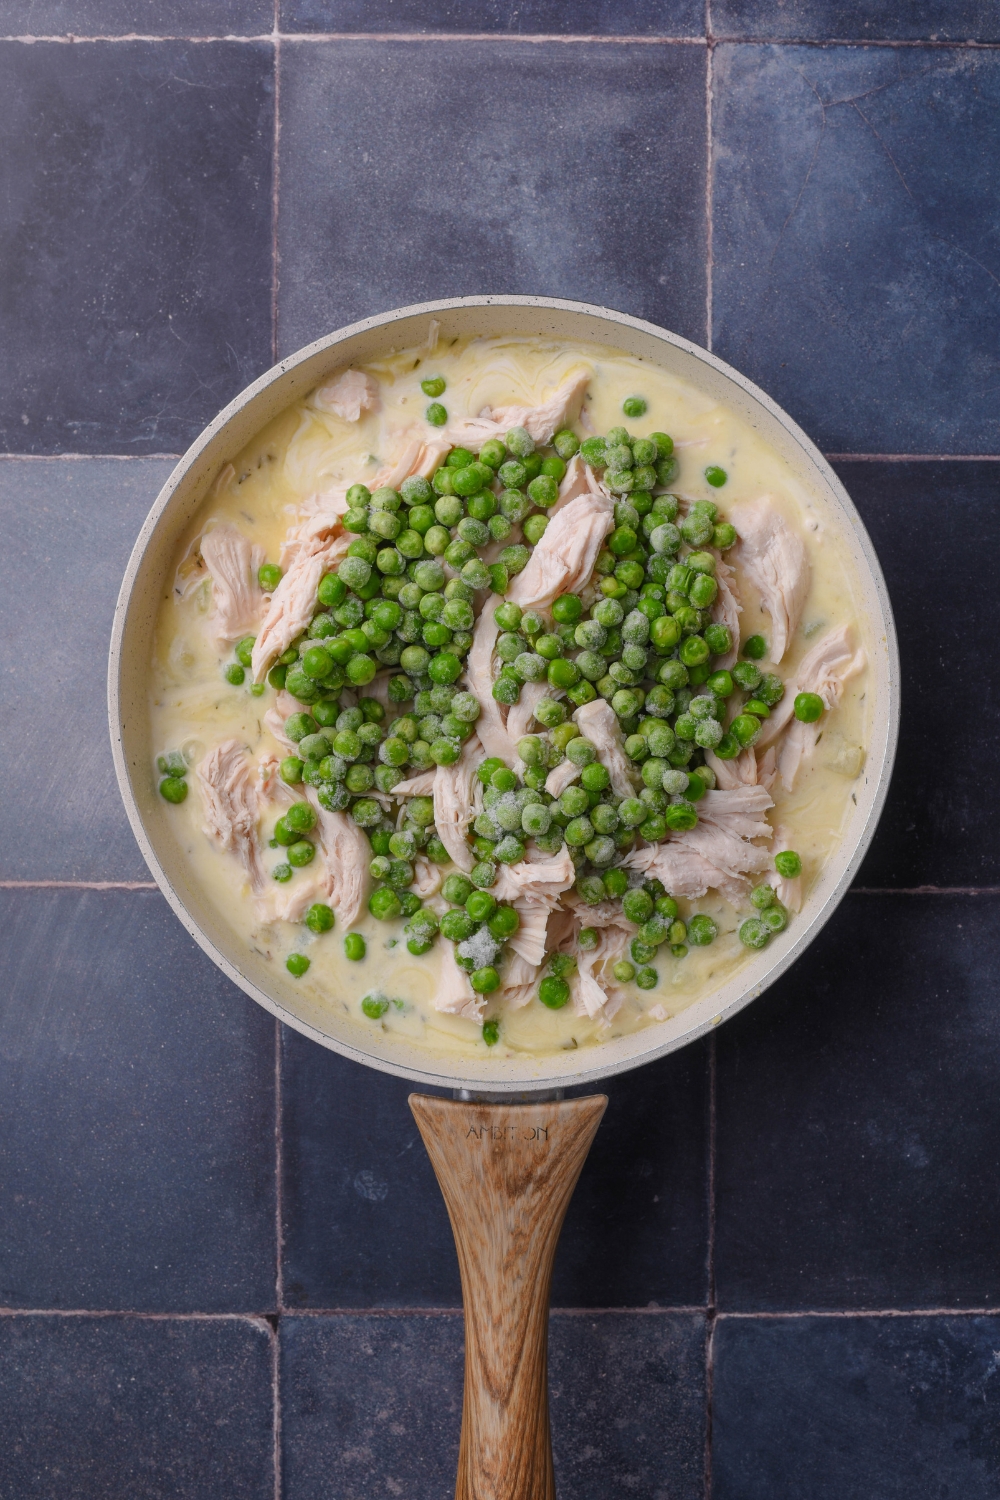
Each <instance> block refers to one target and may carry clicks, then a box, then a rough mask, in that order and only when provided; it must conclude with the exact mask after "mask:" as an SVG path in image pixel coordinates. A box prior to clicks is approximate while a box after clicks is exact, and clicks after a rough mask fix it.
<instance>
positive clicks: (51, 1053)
mask: <svg viewBox="0 0 1000 1500" xmlns="http://www.w3.org/2000/svg"><path fill="white" fill-rule="evenodd" d="M0 973H3V975H4V985H3V989H2V991H0V1222H2V1223H3V1226H4V1229H3V1236H2V1239H0V1306H4V1307H27V1308H87V1309H103V1308H110V1309H122V1308H124V1309H138V1310H141V1311H174V1312H177V1311H180V1312H186V1311H198V1312H243V1311H261V1310H265V1311H266V1310H267V1309H268V1308H271V1307H273V1306H274V1297H275V1235H274V1226H275V1211H274V1071H275V1070H274V1023H273V1021H272V1020H271V1018H270V1017H269V1016H268V1015H267V1014H266V1012H265V1011H263V1010H261V1009H260V1008H259V1007H257V1006H256V1005H254V1004H253V1002H252V1001H251V1000H249V999H247V998H246V997H245V996H244V995H242V994H241V993H240V992H239V991H238V990H237V989H236V988H235V986H233V985H232V984H230V982H229V981H228V980H227V979H225V978H224V977H223V976H222V974H221V973H220V972H219V971H217V970H216V969H215V967H214V966H213V965H212V964H211V963H210V962H209V960H208V959H207V958H206V957H204V956H203V955H202V953H201V952H200V950H199V949H198V948H196V947H195V945H194V943H193V942H192V941H191V939H190V938H189V937H188V936H187V934H186V933H185V931H184V929H183V928H182V927H181V925H180V923H179V922H178V921H177V919H176V917H175V916H174V915H173V913H172V912H171V911H170V910H169V908H168V907H167V905H166V902H165V901H164V900H163V898H162V897H161V896H160V895H159V894H158V893H155V894H154V893H153V892H145V891H143V892H134V891H105V892H98V891H79V890H75V891H74V890H41V891H40V890H28V891H24V890H19V891H10V890H5V891H0ZM0 1406H2V1401H0ZM0 1493H2V1492H0Z"/></svg>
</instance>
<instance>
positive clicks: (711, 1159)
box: [705, 1032, 718, 1500]
mask: <svg viewBox="0 0 1000 1500" xmlns="http://www.w3.org/2000/svg"><path fill="white" fill-rule="evenodd" d="M716 1058H717V1048H716V1034H715V1032H713V1033H712V1034H711V1036H710V1037H709V1046H708V1236H707V1238H708V1246H707V1257H706V1259H707V1273H708V1276H707V1279H708V1306H707V1307H706V1309H705V1315H706V1325H705V1497H706V1500H711V1494H712V1394H713V1391H712V1387H713V1382H714V1373H715V1366H714V1355H715V1318H716V1294H715V1166H716V1098H717V1092H716V1085H717V1076H718V1075H717V1066H716Z"/></svg>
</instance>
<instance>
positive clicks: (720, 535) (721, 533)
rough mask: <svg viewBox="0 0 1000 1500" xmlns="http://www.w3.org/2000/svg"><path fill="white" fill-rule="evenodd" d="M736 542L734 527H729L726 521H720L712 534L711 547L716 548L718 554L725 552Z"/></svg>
mask: <svg viewBox="0 0 1000 1500" xmlns="http://www.w3.org/2000/svg"><path fill="white" fill-rule="evenodd" d="M735 541H736V527H735V526H731V525H730V524H729V522H728V521H722V522H721V523H720V524H719V525H718V526H716V528H715V530H714V531H713V533H712V546H713V547H718V549H719V551H720V552H727V551H728V550H729V548H730V547H732V546H733V545H734V544H735Z"/></svg>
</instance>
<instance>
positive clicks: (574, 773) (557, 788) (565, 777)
mask: <svg viewBox="0 0 1000 1500" xmlns="http://www.w3.org/2000/svg"><path fill="white" fill-rule="evenodd" d="M582 769H583V767H582V766H575V765H574V764H573V762H572V761H571V760H561V761H560V762H559V764H558V765H557V766H553V768H552V770H551V771H550V772H549V774H548V776H546V778H545V790H546V791H547V792H548V794H549V796H550V797H561V796H562V794H563V792H564V791H565V790H566V788H567V787H568V786H570V785H571V784H572V783H573V782H574V781H578V780H579V778H580V772H581V771H582Z"/></svg>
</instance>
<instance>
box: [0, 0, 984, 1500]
mask: <svg viewBox="0 0 1000 1500" xmlns="http://www.w3.org/2000/svg"><path fill="white" fill-rule="evenodd" d="M996 17H997V12H996V8H995V7H993V6H990V5H987V4H985V3H984V0H959V3H955V4H947V5H946V4H944V3H943V0H920V3H918V4H914V5H908V6H901V5H889V4H887V3H884V0H874V3H872V4H866V5H863V6H862V5H860V4H855V3H854V0H849V3H846V4H842V5H834V4H832V3H831V0H711V4H710V5H709V7H708V8H707V10H706V9H703V8H702V5H701V0H698V3H693V0H673V3H669V4H667V5H665V6H653V5H651V4H648V3H647V0H629V3H626V4H623V5H621V6H615V7H612V6H610V5H607V4H605V3H604V0H586V3H584V4H582V5H580V6H578V7H576V8H575V9H572V10H571V9H568V8H567V7H560V6H556V5H554V4H552V3H551V0H532V3H529V4H526V5H522V6H515V5H513V4H506V5H505V4H500V3H494V0H483V3H482V4H481V5H478V6H473V5H471V4H468V3H463V0H378V3H375V0H372V3H370V4H365V5H364V6H361V5H359V4H358V3H357V0H281V4H280V5H279V7H278V14H277V20H278V25H279V28H280V29H277V30H276V29H274V26H275V8H274V6H273V5H272V4H271V0H267V3H266V4H263V3H261V0H198V3H197V4H195V3H194V0H169V3H167V0H165V3H163V4H160V5H158V6H156V7H151V6H150V5H148V4H147V3H145V0H9V3H8V4H7V5H6V6H5V7H4V10H3V24H2V26H0V30H2V31H3V33H4V35H5V36H6V37H7V38H8V40H6V41H4V40H2V39H0V78H2V80H3V83H4V87H3V89H2V91H0V125H2V130H3V136H4V141H5V149H4V152H3V154H2V157H0V183H2V193H0V205H2V208H0V245H2V249H3V261H4V267H5V274H4V278H3V288H2V291H0V369H2V379H0V447H2V448H3V450H4V452H5V454H6V456H5V457H3V458H2V459H0V526H2V531H3V537H4V541H5V543H6V550H5V557H6V561H7V568H6V571H5V574H4V585H3V589H2V591H0V725H2V733H3V767H4V772H5V788H4V790H5V796H4V799H3V803H2V807H0V975H2V979H0V1453H2V1454H3V1459H2V1461H0V1500H25V1497H35V1496H37V1497H39V1500H71V1497H72V1500H76V1497H81V1500H82V1497H87V1500H90V1497H92V1496H104V1495H129V1496H137V1497H142V1500H145V1497H147V1496H148V1497H150V1500H152V1497H159V1496H166V1495H170V1496H172V1497H173V1496H180V1497H184V1500H188V1497H190V1500H207V1497H209V1496H213V1497H214V1496H215V1495H217V1494H218V1493H220V1492H225V1493H227V1494H233V1495H236V1494H238V1495H240V1496H248V1497H256V1496H267V1497H268V1500H312V1497H317V1500H318V1497H319V1496H321V1495H323V1496H326V1495H329V1494H336V1495H338V1496H339V1497H341V1500H351V1497H354V1496H357V1497H361V1496H366V1497H367V1496H368V1495H371V1494H388V1495H390V1496H392V1495H406V1496H410V1497H413V1500H424V1497H427V1500H431V1497H433V1500H444V1497H446V1496H447V1495H448V1494H449V1493H450V1492H451V1486H452V1475H453V1469H454V1460H455V1452H456V1444H457V1436H458V1423H459V1414H460V1387H461V1339H462V1329H461V1318H460V1312H459V1290H458V1280H457V1272H456V1265H455V1260H454V1252H453V1250H452V1247H451V1243H450V1236H449V1231H448V1225H447V1219H446V1216H445V1213H444V1210H443V1207H442V1204H441V1201H440V1198H439V1196H438V1192H437V1188H436V1185H435V1184H434V1181H433V1178H432V1175H431V1173H430V1170H429V1168H428V1166H427V1162H426V1158H425V1157H424V1155H423V1152H422V1149H421V1147H420V1146H419V1143H418V1141H417V1138H416V1133H415V1131H414V1128H413V1125H412V1120H411V1117H410V1115H409V1111H408V1109H407V1106H406V1094H407V1087H406V1085H405V1084H403V1083H399V1082H396V1081H394V1080H391V1079H388V1078H385V1077H382V1076H381V1075H378V1074H375V1073H373V1072H369V1071H367V1070H364V1069H361V1068H358V1067H355V1066H354V1065H352V1064H348V1063H346V1062H344V1061H342V1060H340V1059H339V1058H337V1057H335V1056H332V1055H330V1054H328V1053H326V1052H324V1051H322V1050H320V1049H318V1048H316V1047H314V1046H313V1045H312V1044H311V1043H308V1042H306V1041H304V1040H303V1039H302V1038H300V1037H299V1036H297V1035H295V1034H283V1035H279V1034H278V1033H277V1029H276V1027H275V1025H274V1023H273V1022H272V1021H271V1020H270V1018H269V1017H267V1016H266V1015H265V1014H264V1013H263V1012H261V1011H259V1010H257V1009H256V1008H255V1007H254V1006H253V1005H252V1003H251V1002H250V1001H249V1000H247V999H246V998H245V997H244V996H243V995H242V993H240V992H238V991H237V990H235V989H234V988H233V987H232V986H231V985H230V984H229V983H228V981H226V980H224V979H223V978H222V976H221V975H220V974H218V973H217V972H216V971H215V970H214V969H213V968H212V966H211V965H210V964H209V962H208V961H207V960H206V959H205V958H204V957H203V955H202V954H201V952H200V950H198V949H197V948H196V947H195V946H194V945H193V944H192V942H191V941H190V939H189V938H188V937H187V936H186V934H185V933H184V931H183V929H182V928H181V927H180V926H179V925H178V923H177V922H176V920H175V919H174V918H173V916H172V915H171V914H170V912H169V910H168V908H167V907H166V905H165V903H164V902H163V901H162V899H161V897H160V896H159V894H158V893H157V892H156V891H155V890H152V889H150V888H149V877H148V874H147V872H146V870H145V867H144V865H143V864H142V861H141V859H140V857H139V855H138V852H137V851H136V849H135V846H134V843H133V841H132V838H131V834H130V832H129V829H128V826H127V822H126V819H125V817H124V814H123V812H122V810H121V807H120V805H119V802H118V798H117V794H116V792H115V786H114V779H113V775H112V771H111V765H110V755H109V751H108V746H107V731H106V727H105V722H104V714H105V711H104V701H103V699H104V691H103V680H104V672H105V659H106V648H107V638H108V632H109V626H110V620H111V613H112V609H113V605H114V599H115V595H116V591H117V587H118V582H119V579H120V577H121V572H122V569H123V567H124V564H125V560H126V558H127V555H128V552H129V549H130V547H131V545H132V542H133V540H134V537H135V534H136V532H137V530H138V527H139V525H140V522H141V519H142V517H143V515H144V514H145V512H146V510H147V508H148V506H149V505H150V503H151V502H152V500H153V498H154V496H155V493H156V491H157V489H158V487H159V486H160V484H161V483H162V482H163V480H164V478H165V477H166V475H167V473H168V472H169V468H170V457H169V455H171V454H176V453H178V452H180V451H181V450H182V449H183V448H184V446H185V445H186V444H187V443H188V442H189V441H190V440H191V439H192V438H193V437H194V436H195V435H196V434H197V432H198V430H199V429H200V427H201V425H202V423H203V422H204V421H205V420H207V419H208V418H209V417H211V416H212V415H213V414H214V413H215V411H216V410H218V408H219V407H220V406H221V405H222V404H223V403H224V402H225V401H226V400H227V399H228V398H229V397H230V396H231V395H232V394H234V393H235V392H236V391H237V390H239V389H240V388H241V387H242V386H243V385H244V384H245V383H246V382H247V381H248V380H250V379H251V378H253V377H254V376H256V375H257V374H259V373H260V372H261V371H262V370H264V369H265V368H266V367H267V366H268V365H269V363H270V362H271V360H272V359H273V358H274V356H275V353H276V351H278V350H280V351H281V352H287V351H290V350H292V349H294V348H295V347H296V346H297V345H299V344H301V343H303V342H305V341H306V340H308V339H311V338H313V337H315V336H317V335H319V334H321V333H323V332H325V331H327V330H328V329H330V328H332V327H334V326H336V325H337V324H339V323H342V322H345V321H347V320H349V319H352V318H356V317H359V316H362V315H364V314H366V313H370V312H375V311H380V310H383V309H385V308H387V307H389V306H392V305H393V304H396V303H399V302H406V301H416V300H418V299H420V298H422V297H433V296H439V295H442V296H446V295H454V294H459V293H464V292H473V291H481V290H494V291H505V290H507V291H533V292H543V293H550V294H553V295H559V296H567V297H574V298H582V299H591V300H593V301H595V302H601V303H605V304H608V305H611V306H615V307H619V308H622V309H624V310H625V311H628V312H632V313H636V314H639V315H642V316H646V317H649V318H652V319H654V320H656V321H658V322H661V323H663V324H665V325H667V326H670V327H672V328H674V329H676V330H677V331H679V332H681V333H684V334H686V335H687V336H689V337H690V338H692V339H694V340H696V341H697V342H699V343H708V344H709V345H710V346H712V347H714V348H715V349H716V351H717V352H719V353H720V354H721V355H722V356H723V357H724V358H728V359H731V360H732V361H733V362H734V363H735V364H736V365H738V366H739V367H741V368H742V369H744V370H745V371H746V372H747V373H748V374H750V375H751V376H753V377H754V378H755V379H757V380H759V381H760V382H761V384H763V385H764V386H765V388H766V389H768V390H769V391H770V392H771V393H772V394H773V395H774V396H775V397H776V398H777V399H778V400H779V401H781V402H782V403H783V404H784V405H786V406H787V407H788V409H789V410H790V411H791V412H792V413H793V414H794V415H795V416H797V417H798V418H799V420H800V421H802V422H803V424H804V425H805V426H806V428H807V430H808V431H809V432H810V433H811V434H812V435H813V436H814V437H815V438H817V439H818V441H819V442H820V444H821V445H822V446H823V447H824V448H825V450H826V451H828V452H829V453H831V454H832V455H834V456H835V457H836V462H837V466H838V469H839V472H840V474H841V476H842V478H843V479H844V482H845V483H846V485H847V487H848V489H849V490H850V492H851V493H852V494H853V495H854V497H855V499H856V500H857V503H858V505H859V508H860V510H861V512H862V515H863V517H864V520H865V522H866V524H867V525H868V527H869V530H870V532H871V535H872V537H873V540H874V542H875V545H876V547H877V549H878V551H879V554H880V556H881V558H882V561H883V565H884V567H885V571H886V576H887V580H888V585H889V589H890V593H891V595H892V600H893V605H894V608H895V611H896V618H897V623H898V627H899V634H900V644H901V656H902V673H903V684H902V687H903V703H904V711H903V730H902V741H901V745H900V753H899V759H898V764H897V771H896V776H895V780H894V783H893V787H892V790H891V793H890V797H889V801H888V805H887V808H886V812H885V815H884V818H883V820H882V824H881V827H880V829H879V832H878V834H877V837H876V839H875V841H874V843H873V845H872V848H871V850H870V852H869V854H868V857H867V859H866V861H865V864H864V866H863V869H862V871H861V873H860V875H859V878H858V882H857V887H858V889H857V891H856V892H855V893H853V894H851V895H850V896H849V897H848V898H847V899H846V900H845V902H844V903H843V905H842V907H841V908H840V910H839V911H838V912H837V913H836V915H835V916H834V918H833V919H832V920H831V922H830V924H829V925H828V927H827V928H826V929H825V930H824V932H823V933H822V935H821V936H820V938H819V939H818V940H817V942H816V944H815V945H814V947H812V948H811V949H810V951H809V952H808V953H807V954H806V955H805V956H804V957H803V958H802V960H801V961H800V962H799V964H798V965H796V967H795V968H794V969H793V970H792V971H791V972H790V973H789V974H787V975H785V976H784V978H783V979H782V980H781V981H780V983H779V984H777V985H776V986H775V987H774V988H773V990H772V991H770V992H769V993H768V994H766V995H765V996H763V997H762V998H761V999H759V1000H758V1001H757V1002H756V1004H755V1005H754V1006H753V1007H752V1008H751V1009H749V1010H748V1011H746V1012H744V1013H743V1014H742V1015H741V1016H740V1017H738V1018H737V1019H736V1020H735V1021H733V1022H732V1023H730V1024H729V1025H728V1026H727V1027H725V1028H723V1029H722V1030H721V1031H720V1032H719V1033H718V1034H717V1035H716V1036H715V1037H714V1038H713V1039H710V1040H707V1041H705V1042H703V1043H701V1044H699V1045H697V1046H694V1047H691V1048H689V1049H688V1050H687V1051H685V1052H683V1053H681V1054H679V1055H677V1056H675V1057H672V1058H669V1059H666V1060H665V1061H663V1062H661V1063H659V1064H656V1065H654V1066H651V1067H648V1068H645V1069H642V1070H639V1071H638V1072H635V1073H633V1074H630V1075H626V1076H624V1077H622V1078H619V1079H616V1080H613V1081H612V1082H611V1083H610V1085H609V1087H608V1093H609V1096H610V1105H609V1110H608V1114H607V1117H606V1119H605V1122H604V1124H603V1126H602V1129H601V1132H600V1134H599V1136H598V1140H597V1144H596V1145H595V1148H594V1151H593V1153H592V1156H591V1158H590V1161H589V1162H588V1164H587V1167H586V1169H585V1172H584V1175H583V1177H582V1179H581V1182H580V1186H579V1189H578V1192H577V1195H576V1198H575V1200H574V1203H573V1205H572V1208H571V1211H570V1215H569V1218H568V1220H567V1225H566V1230H565V1235H564V1239H563V1243H562V1246H561V1249H560V1252H559V1257H558V1261H557V1265H556V1272H555V1280H554V1286H553V1302H554V1306H555V1309H556V1311H555V1312H554V1315H553V1319H552V1324H551V1337H550V1361H551V1386H552V1425H553V1438H554V1446H555V1454H556V1467H557V1474H558V1479H559V1485H560V1493H561V1494H563V1495H570V1494H572V1495H579V1496H581V1497H591V1496H593V1497H595V1500H596V1497H598V1496H600V1497H602V1500H603V1497H604V1496H607V1495H612V1494H613V1495H617V1494H628V1495H630V1496H635V1497H637V1500H664V1497H666V1496H670V1497H671V1500H695V1497H704V1500H711V1497H713V1496H714V1497H715V1500H756V1497H758V1496H760V1497H761V1500H763V1497H765V1496H766V1497H767V1500H784V1497H788V1500H802V1497H804V1496H808V1497H809V1500H871V1497H872V1496H878V1497H879V1500H895V1497H896V1496H899V1497H903V1496H905V1497H906V1500H911V1497H914V1500H923V1497H925V1496H926V1497H929V1500H941V1497H944V1496H952V1497H953V1496H957V1495H961V1496H963V1497H968V1500H980V1497H986V1496H993V1495H995V1494H996V1493H997V1491H998V1488H1000V1480H998V1462H1000V1441H998V1424H997V1419H996V1415H995V1404H996V1400H997V1397H996V1394H995V1388H996V1387H997V1378H998V1377H997V1369H998V1356H997V1353H996V1349H997V1348H998V1347H1000V1342H998V1339H1000V1329H998V1327H997V1323H996V1317H997V1316H1000V1313H998V1314H994V1313H993V1311H992V1309H994V1308H996V1307H998V1305H1000V1251H998V1250H997V1245H998V1243H1000V1233H998V1231H1000V1195H998V1189H997V1185H996V1183H997V1159H998V1156H1000V1107H998V1104H997V1100H998V1098H1000V1029H998V1023H997V1021H996V1015H997V1013H998V1007H997V998H998V986H997V979H996V975H997V973H998V972H1000V953H998V952H997V938H996V932H997V928H998V918H1000V910H998V902H1000V863H998V856H997V852H996V840H995V836H994V828H995V825H996V822H997V813H998V807H997V792H996V787H997V785H998V784H1000V777H998V769H1000V767H998V763H997V760H998V758H997V754H996V749H995V746H996V744H997V739H998V730H1000V724H998V722H997V715H998V708H997V704H998V668H997V652H996V649H995V643H994V638H995V630H994V629H993V626H992V621H991V613H990V611H991V609H992V596H991V594H990V592H989V558H990V557H991V556H993V555H994V554H995V553H996V551H997V549H998V544H1000V532H998V525H1000V523H998V515H1000V504H998V501H1000V461H998V460H1000V432H998V420H997V410H998V406H997V399H996V396H997V389H998V388H1000V381H998V370H997V352H996V351H997V348H998V346H1000V339H998V331H1000V301H998V297H1000V291H998V288H1000V244H998V240H997V229H996V226H997V224H998V222H1000V214H998V201H997V200H998V196H1000V191H998V181H1000V179H998V177H997V174H996V171H995V167H994V161H995V157H996V148H997V144H998V127H997V118H998V113H997V108H996V105H997V100H998V94H1000V72H998V67H1000V62H998V58H1000V54H998V52H997V49H996V47H995V45H992V44H994V43H995V42H996V41H997V40H998V39H1000V32H998V27H997V19H996ZM348 33H353V34H354V35H353V36H349V35H347V34H348ZM358 33H363V35H360V36H359V35H358ZM70 35H75V36H77V37H83V38H91V39H92V40H83V41H78V42H74V43H73V44H72V45H70V44H69V43H68V41H66V40H63V41H58V42H57V41H52V42H40V41H35V42H33V43H32V42H30V41H24V40H17V38H19V37H29V38H30V37H34V38H38V37H45V36H49V37H53V38H55V37H63V38H67V37H69V36H70ZM137 36H139V37H146V38H150V39H149V40H136V39H135V38H136V37H137ZM581 36H582V37H589V38H590V40H580V38H581ZM157 37H158V38H161V39H160V40H156V39H155V38H157ZM569 37H574V38H576V39H575V40H565V39H564V38H569ZM93 38H105V39H106V40H93ZM209 38H214V39H215V40H207V39H209ZM539 38H544V39H539ZM670 38H673V39H674V40H672V41H671V40H669V39H670ZM865 41H868V42H871V43H873V44H874V45H861V44H862V43H864V42H865ZM966 42H968V43H972V44H973V45H968V46H958V45H953V44H956V43H966ZM813 44H819V45H813ZM153 455H161V456H160V457H155V456H153ZM970 455H971V456H972V460H973V461H970V460H969V456H970Z"/></svg>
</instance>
